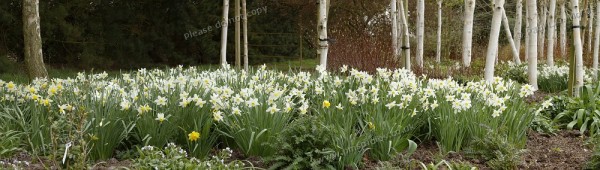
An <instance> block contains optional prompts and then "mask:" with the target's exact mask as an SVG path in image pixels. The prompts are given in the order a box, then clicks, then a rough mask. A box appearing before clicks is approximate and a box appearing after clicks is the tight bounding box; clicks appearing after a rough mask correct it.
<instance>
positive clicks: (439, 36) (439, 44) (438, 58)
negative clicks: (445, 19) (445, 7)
mask: <svg viewBox="0 0 600 170" xmlns="http://www.w3.org/2000/svg"><path fill="white" fill-rule="evenodd" d="M442 2H443V0H438V2H437V3H438V30H437V50H436V53H435V61H436V62H437V63H441V62H442Z"/></svg>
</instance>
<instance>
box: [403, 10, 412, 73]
mask: <svg viewBox="0 0 600 170" xmlns="http://www.w3.org/2000/svg"><path fill="white" fill-rule="evenodd" d="M404 9H405V8H404V3H403V2H400V14H401V15H402V17H401V20H402V27H403V28H404V36H403V37H404V42H403V45H402V51H403V52H404V69H407V70H411V69H412V67H411V63H410V32H409V31H408V20H407V17H406V16H407V15H408V14H406V12H407V11H405V10H404Z"/></svg>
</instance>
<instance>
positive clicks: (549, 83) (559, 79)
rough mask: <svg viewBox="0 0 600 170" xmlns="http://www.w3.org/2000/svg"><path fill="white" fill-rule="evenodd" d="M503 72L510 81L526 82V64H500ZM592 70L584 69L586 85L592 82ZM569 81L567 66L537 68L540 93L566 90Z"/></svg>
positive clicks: (557, 65)
mask: <svg viewBox="0 0 600 170" xmlns="http://www.w3.org/2000/svg"><path fill="white" fill-rule="evenodd" d="M502 64H503V65H504V66H501V67H505V69H506V70H505V71H504V72H502V73H501V74H502V75H503V76H502V77H504V78H508V79H512V80H514V81H517V82H520V83H526V82H528V78H527V77H528V76H527V64H526V63H525V64H520V65H519V64H515V63H514V62H511V61H509V62H506V64H505V63H504V62H503V63H502ZM591 75H593V74H592V69H587V68H586V69H585V74H584V80H585V82H586V83H591V82H593V81H592V76H591ZM568 81H569V64H568V63H567V64H562V63H557V64H556V65H553V66H550V65H546V64H540V65H539V66H538V86H539V89H540V90H541V91H545V92H560V91H563V90H566V89H567V88H568V84H567V83H568Z"/></svg>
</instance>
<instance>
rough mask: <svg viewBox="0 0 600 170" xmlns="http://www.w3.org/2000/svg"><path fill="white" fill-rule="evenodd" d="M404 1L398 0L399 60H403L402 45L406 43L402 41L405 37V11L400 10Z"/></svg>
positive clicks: (397, 39)
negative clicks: (403, 15)
mask: <svg viewBox="0 0 600 170" xmlns="http://www.w3.org/2000/svg"><path fill="white" fill-rule="evenodd" d="M403 3H404V2H403V0H396V26H397V27H396V29H397V32H398V36H397V37H396V41H397V42H398V55H397V56H396V57H397V58H396V59H397V61H401V60H402V56H403V55H402V54H403V53H402V47H403V46H404V44H403V43H402V42H403V38H404V27H403V24H402V14H403V13H404V11H402V10H400V5H402V4H403Z"/></svg>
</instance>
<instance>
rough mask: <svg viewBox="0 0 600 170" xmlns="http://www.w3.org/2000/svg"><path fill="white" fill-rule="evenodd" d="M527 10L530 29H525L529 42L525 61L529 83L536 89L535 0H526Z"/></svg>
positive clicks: (536, 18) (536, 19) (536, 16)
mask: <svg viewBox="0 0 600 170" xmlns="http://www.w3.org/2000/svg"><path fill="white" fill-rule="evenodd" d="M527 11H528V13H527V23H529V26H530V28H531V30H528V31H527V34H529V42H528V44H527V53H528V57H529V58H528V61H527V62H528V66H527V72H528V76H529V84H530V85H531V86H533V88H534V89H537V88H538V85H537V56H538V51H537V50H538V49H537V47H538V44H537V43H538V42H537V37H538V32H537V31H536V30H538V29H537V27H538V14H537V1H536V0H527ZM542 36H543V35H542Z"/></svg>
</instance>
